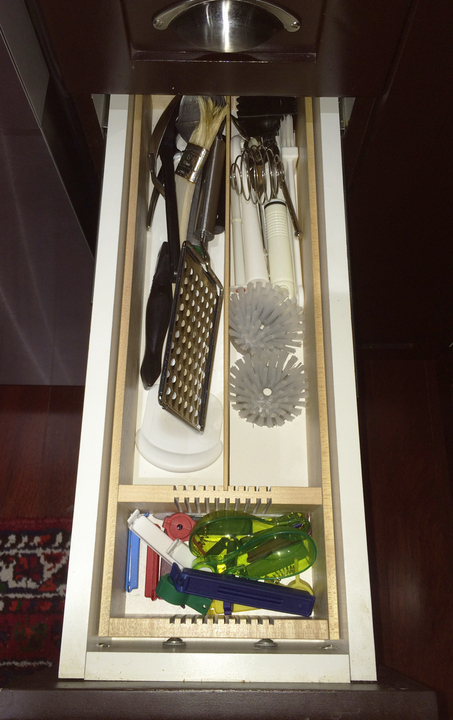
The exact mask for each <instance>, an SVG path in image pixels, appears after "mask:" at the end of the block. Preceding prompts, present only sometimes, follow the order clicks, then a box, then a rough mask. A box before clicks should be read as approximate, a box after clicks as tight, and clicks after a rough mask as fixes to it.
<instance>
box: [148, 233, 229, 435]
mask: <svg viewBox="0 0 453 720" xmlns="http://www.w3.org/2000/svg"><path fill="white" fill-rule="evenodd" d="M222 298H223V287H222V284H221V283H220V280H219V279H218V278H217V277H216V275H215V274H214V273H213V272H212V270H211V267H210V264H209V255H208V253H207V252H206V251H204V249H203V248H196V249H195V248H194V247H193V246H192V245H191V244H190V243H188V242H184V243H183V246H182V249H181V257H180V264H179V272H178V280H177V283H176V288H175V294H174V299H173V307H172V313H171V318H170V327H169V331H168V338H167V345H166V349H165V355H164V362H163V368H162V374H161V380H160V386H159V403H160V404H161V405H162V407H164V408H165V409H166V410H169V411H170V412H172V413H174V414H175V415H177V416H178V417H179V418H181V420H184V421H185V422H186V423H188V424H189V425H191V426H192V427H193V428H194V429H195V430H198V431H202V430H203V429H204V426H205V422H206V412H207V404H208V397H209V385H210V382H211V372H212V365H213V362H214V352H215V343H216V338H217V332H218V327H219V320H220V311H221V307H222Z"/></svg>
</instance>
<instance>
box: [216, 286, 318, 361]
mask: <svg viewBox="0 0 453 720" xmlns="http://www.w3.org/2000/svg"><path fill="white" fill-rule="evenodd" d="M229 322H230V339H231V342H232V343H233V345H234V346H235V348H236V349H237V350H238V351H239V352H240V353H257V352H263V351H274V350H277V351H281V352H283V351H284V352H285V353H293V352H294V351H295V348H297V347H300V346H301V345H302V339H303V330H304V322H303V311H302V310H301V308H300V307H299V306H298V305H297V303H296V301H295V300H294V299H290V298H289V297H288V293H287V291H286V290H284V289H283V288H280V287H277V288H275V287H273V286H272V285H271V284H270V283H266V284H262V283H260V282H257V283H256V285H254V284H253V283H249V284H248V285H247V287H246V288H238V289H237V290H236V291H234V292H232V293H231V294H230V309H229Z"/></svg>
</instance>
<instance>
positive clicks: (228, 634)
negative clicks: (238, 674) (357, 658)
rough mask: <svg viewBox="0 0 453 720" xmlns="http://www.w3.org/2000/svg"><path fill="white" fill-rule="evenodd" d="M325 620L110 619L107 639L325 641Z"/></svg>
mask: <svg viewBox="0 0 453 720" xmlns="http://www.w3.org/2000/svg"><path fill="white" fill-rule="evenodd" d="M328 634H329V628H328V622H327V620H316V619H307V620H306V619H301V618H270V619H268V618H257V617H245V616H244V617H239V616H238V615H235V616H234V618H232V619H230V620H229V622H225V620H224V619H223V617H220V618H216V619H215V620H214V619H213V618H205V619H203V618H202V617H201V616H196V618H195V621H193V618H192V616H175V617H173V618H162V617H161V618H112V619H111V620H110V625H109V636H110V637H128V638H130V637H162V638H167V637H171V636H173V635H176V636H177V637H198V638H200V637H201V638H206V637H209V638H231V639H233V638H234V639H255V638H256V639H258V638H275V639H279V638H280V639H287V640H324V639H327V638H328Z"/></svg>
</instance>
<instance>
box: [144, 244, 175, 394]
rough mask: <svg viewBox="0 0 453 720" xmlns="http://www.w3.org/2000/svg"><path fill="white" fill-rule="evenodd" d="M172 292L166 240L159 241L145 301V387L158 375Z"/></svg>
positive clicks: (150, 384)
mask: <svg viewBox="0 0 453 720" xmlns="http://www.w3.org/2000/svg"><path fill="white" fill-rule="evenodd" d="M172 303H173V296H172V271H171V267H170V252H169V245H168V242H164V243H162V247H161V249H160V252H159V257H158V260H157V265H156V272H155V273H154V277H153V282H152V286H151V292H150V294H149V297H148V302H147V305H146V321H145V336H146V342H145V354H144V356H143V361H142V365H141V368H140V377H141V379H142V382H143V386H144V388H145V390H149V388H150V387H152V386H153V385H154V383H155V382H156V380H157V379H158V377H159V375H160V373H161V368H162V348H163V345H164V340H165V335H166V333H167V330H168V325H169V322H170V315H171V307H172Z"/></svg>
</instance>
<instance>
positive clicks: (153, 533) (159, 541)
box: [127, 510, 195, 568]
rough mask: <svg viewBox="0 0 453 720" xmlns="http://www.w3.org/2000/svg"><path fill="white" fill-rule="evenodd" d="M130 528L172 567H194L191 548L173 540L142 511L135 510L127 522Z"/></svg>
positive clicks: (193, 556)
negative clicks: (173, 565) (175, 564)
mask: <svg viewBox="0 0 453 720" xmlns="http://www.w3.org/2000/svg"><path fill="white" fill-rule="evenodd" d="M127 524H128V526H129V528H130V529H131V530H132V532H134V533H135V534H136V535H138V537H139V538H140V539H141V540H143V541H144V542H145V543H146V544H147V545H149V546H150V547H151V548H152V549H153V550H155V551H156V552H157V553H158V554H159V555H160V556H161V557H163V558H164V560H166V561H167V562H168V563H170V565H172V564H173V563H177V564H178V565H179V567H180V568H187V567H189V568H190V567H192V563H193V561H194V560H195V555H193V554H192V553H191V552H190V550H189V547H188V546H187V545H186V544H185V543H184V542H183V541H182V540H171V539H170V538H169V537H168V535H166V534H165V533H164V531H163V530H161V529H160V528H158V527H157V525H155V524H154V523H153V522H152V521H151V520H149V518H147V517H146V515H143V514H142V513H141V512H140V510H135V512H133V513H132V515H131V516H130V518H129V519H128V521H127Z"/></svg>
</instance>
